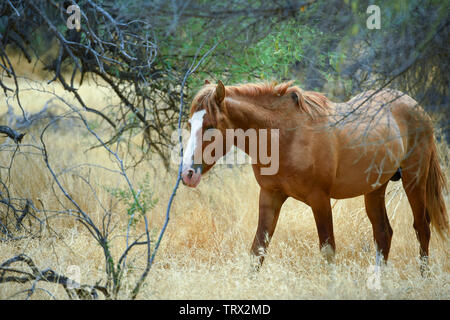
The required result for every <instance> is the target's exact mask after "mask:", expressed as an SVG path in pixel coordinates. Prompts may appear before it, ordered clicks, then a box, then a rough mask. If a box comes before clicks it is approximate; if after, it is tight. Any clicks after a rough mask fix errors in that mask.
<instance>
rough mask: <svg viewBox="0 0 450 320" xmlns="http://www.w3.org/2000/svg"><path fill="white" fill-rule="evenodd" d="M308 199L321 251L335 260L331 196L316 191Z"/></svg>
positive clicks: (328, 258)
mask: <svg viewBox="0 0 450 320" xmlns="http://www.w3.org/2000/svg"><path fill="white" fill-rule="evenodd" d="M307 200H308V204H309V206H310V207H311V209H312V211H313V213H314V220H315V221H316V227H317V233H318V234H319V245H320V251H321V253H322V255H323V256H324V257H325V259H326V260H327V261H328V262H333V260H334V254H335V251H336V245H335V243H334V233H333V216H332V212H331V203H330V196H329V195H327V194H326V193H324V192H322V191H315V192H312V193H311V194H310V195H309V197H308V199H307Z"/></svg>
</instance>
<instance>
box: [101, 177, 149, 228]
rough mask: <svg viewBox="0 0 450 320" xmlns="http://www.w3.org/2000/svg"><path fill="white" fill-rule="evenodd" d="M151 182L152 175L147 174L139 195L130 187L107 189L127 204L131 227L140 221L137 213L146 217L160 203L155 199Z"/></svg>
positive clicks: (141, 184) (140, 185)
mask: <svg viewBox="0 0 450 320" xmlns="http://www.w3.org/2000/svg"><path fill="white" fill-rule="evenodd" d="M149 181H150V175H149V174H148V173H146V175H145V179H144V182H143V183H142V182H141V183H139V187H138V189H137V193H134V192H133V191H132V190H130V189H129V188H128V187H125V188H120V187H105V190H106V191H107V192H108V193H109V194H111V195H112V196H113V197H114V198H116V199H117V200H119V201H120V202H122V203H123V204H125V207H126V210H127V214H128V216H129V217H130V224H131V225H135V223H136V222H137V221H138V219H139V215H136V213H138V214H140V215H144V214H145V213H146V212H147V211H148V210H150V209H153V208H154V207H155V205H156V204H157V203H158V199H157V198H154V192H153V191H152V189H151V187H150V182H149Z"/></svg>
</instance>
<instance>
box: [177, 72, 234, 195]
mask: <svg viewBox="0 0 450 320" xmlns="http://www.w3.org/2000/svg"><path fill="white" fill-rule="evenodd" d="M224 99H225V86H224V85H223V83H222V82H221V81H219V82H218V84H217V85H213V84H210V83H209V81H207V80H206V81H205V85H204V86H203V88H202V89H201V90H200V91H199V92H198V93H197V95H196V96H195V97H194V99H193V101H192V105H191V112H190V119H189V123H188V126H189V127H190V131H191V135H190V137H189V141H188V143H187V147H186V150H185V151H184V157H183V168H182V173H181V177H182V181H183V183H184V184H185V185H187V186H189V187H193V188H195V187H196V186H197V185H198V184H199V183H200V179H201V177H202V175H203V174H205V173H206V172H208V170H209V169H211V168H212V167H213V166H214V164H215V163H216V161H217V160H218V159H219V158H221V157H222V156H223V155H225V154H226V153H227V151H229V150H226V148H227V145H226V143H225V142H224V140H225V139H224V137H225V134H224V132H225V128H224V125H223V122H224V121H223V120H224V117H223V114H222V112H221V111H223V108H224ZM219 140H220V141H219ZM212 143H215V144H216V146H215V148H213V150H212V151H211V150H210V152H205V150H206V151H208V150H207V148H208V146H209V145H210V144H212ZM217 145H219V146H220V147H219V148H217ZM229 148H231V147H230V146H228V149H229ZM209 149H211V148H209Z"/></svg>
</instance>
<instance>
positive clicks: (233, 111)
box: [226, 97, 271, 130]
mask: <svg viewBox="0 0 450 320" xmlns="http://www.w3.org/2000/svg"><path fill="white" fill-rule="evenodd" d="M258 103H259V101H257V100H256V99H255V100H253V99H252V98H249V97H232V98H229V99H227V100H226V104H227V116H228V121H229V123H230V124H231V126H232V127H233V128H236V129H237V128H239V129H243V130H247V129H249V128H267V127H268V124H269V122H270V121H271V119H270V114H269V113H268V111H267V110H266V109H264V108H263V107H261V106H259V105H258Z"/></svg>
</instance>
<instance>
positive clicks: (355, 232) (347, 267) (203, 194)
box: [0, 86, 450, 299]
mask: <svg viewBox="0 0 450 320" xmlns="http://www.w3.org/2000/svg"><path fill="white" fill-rule="evenodd" d="M55 90H61V89H60V88H56V89H55ZM83 90H84V94H89V92H90V93H91V95H90V96H91V97H92V101H90V103H92V104H95V105H96V106H100V105H106V104H108V103H110V101H108V100H107V98H108V95H99V94H98V91H97V89H96V88H95V87H89V86H86V87H85V88H83ZM42 95H43V94H42V93H38V92H33V91H29V92H27V93H26V94H25V93H24V96H23V101H22V103H23V104H24V105H25V106H27V107H28V106H35V105H39V106H40V107H41V106H42V105H43V103H44V102H45V99H48V98H47V97H44V96H42ZM105 99H106V100H105ZM27 139H28V140H27ZM34 139H35V140H34ZM33 140H34V141H35V142H36V141H38V140H37V131H31V132H29V134H28V135H27V136H26V139H25V141H24V143H31V142H33ZM46 141H47V143H48V145H49V149H50V161H51V163H52V164H53V165H54V166H55V168H57V169H58V170H61V169H62V168H67V167H69V166H73V165H76V164H80V163H86V162H89V163H98V164H102V165H104V166H108V167H111V168H113V167H114V165H113V162H112V161H111V158H110V157H109V156H108V154H107V153H106V152H105V151H104V150H102V149H96V150H95V151H89V152H84V151H85V150H86V149H87V147H88V146H90V145H92V144H93V143H94V141H93V140H92V138H91V137H89V136H88V135H86V134H85V133H83V132H82V131H80V130H77V131H75V132H72V131H70V130H66V131H64V132H60V131H50V132H49V133H48V135H47V136H46ZM0 142H1V141H0ZM443 148H444V147H443ZM24 150H25V149H24ZM445 152H448V149H447V147H445ZM10 156H11V154H10V153H8V152H4V153H2V154H1V155H0V161H1V163H2V164H7V163H9V159H10ZM446 171H447V172H448V171H449V170H448V168H447V169H446ZM77 172H80V173H82V174H83V176H85V177H89V179H90V181H91V183H92V185H93V186H94V188H95V191H96V192H97V197H98V198H99V199H100V200H101V202H102V203H103V204H104V205H105V206H106V207H111V208H112V210H113V223H114V224H116V228H115V229H114V231H113V236H114V237H113V238H114V240H113V242H112V244H111V247H112V248H113V253H114V254H116V256H117V255H118V254H119V253H120V252H121V251H122V250H123V248H124V246H125V241H124V238H123V235H124V234H125V229H126V224H127V222H128V216H127V213H126V205H125V204H124V203H116V202H117V199H115V198H114V197H113V196H112V195H111V194H110V193H108V192H107V191H106V189H105V186H116V187H117V186H119V187H120V186H122V187H123V186H124V184H123V180H121V179H120V178H119V177H118V175H113V174H111V173H109V172H107V171H105V170H100V169H93V170H91V172H88V171H87V170H84V171H83V170H82V171H77ZM145 173H148V174H149V175H148V177H149V180H148V181H145ZM11 174H12V176H11V181H12V186H11V191H12V192H14V193H15V194H17V195H19V196H23V197H28V198H30V199H32V200H33V201H34V202H35V203H38V199H40V200H41V201H42V202H43V203H45V205H46V208H47V209H55V210H57V209H60V208H61V206H60V204H59V202H58V201H57V197H59V198H62V195H61V192H59V191H56V192H54V191H53V188H52V187H54V185H53V184H52V179H51V178H50V175H49V173H48V171H47V169H46V168H45V164H44V162H43V161H42V158H41V157H39V156H33V155H27V154H22V153H19V154H18V155H17V156H16V159H15V162H14V165H13V168H12V171H11ZM129 175H130V177H131V178H132V180H133V182H134V184H135V185H136V186H137V185H138V184H139V183H146V184H148V186H149V189H151V190H153V191H154V197H155V198H157V199H158V203H157V204H156V206H155V207H154V209H152V210H151V212H150V213H149V221H150V223H151V229H152V230H153V231H154V232H157V231H158V230H159V228H160V226H161V225H162V222H163V218H164V214H165V209H166V205H167V202H168V198H169V195H170V192H171V189H172V187H173V184H174V182H175V179H176V172H175V171H171V172H167V171H166V170H165V169H163V167H162V165H161V164H160V163H159V162H158V161H157V160H156V159H155V160H153V161H150V162H146V163H143V164H141V165H140V166H139V167H137V168H136V170H134V171H129ZM61 179H62V182H63V183H64V186H65V187H66V188H67V190H68V191H69V193H70V194H71V196H73V197H74V199H76V200H77V201H78V202H79V203H80V204H81V206H82V208H83V209H84V210H85V211H86V212H88V213H89V214H90V215H91V217H92V218H93V219H94V221H96V222H98V223H99V222H101V218H102V214H103V211H102V210H101V207H100V205H99V203H98V202H97V201H96V199H95V197H94V196H93V194H92V192H89V190H88V189H87V188H86V184H85V183H84V182H83V181H82V180H81V179H80V178H79V177H78V176H77V175H76V174H74V173H73V172H70V173H68V174H65V175H63V176H62V178H61ZM258 189H259V188H258V185H257V183H256V182H255V180H254V178H253V174H252V171H251V168H249V167H244V168H235V169H229V168H226V167H225V166H222V167H217V168H215V170H213V171H212V173H211V174H209V176H208V177H206V178H205V179H204V180H203V181H202V183H201V184H200V186H199V187H198V189H195V190H193V189H188V188H184V187H183V186H181V187H180V189H179V190H178V192H177V196H176V198H175V203H174V206H173V210H172V212H171V220H170V223H169V227H168V230H167V233H166V235H165V237H164V239H163V241H162V244H161V247H160V249H159V251H158V254H157V257H156V261H155V264H154V266H153V268H152V270H151V272H150V274H149V276H148V278H147V280H146V282H145V284H144V286H143V288H142V290H141V292H140V294H139V296H138V298H140V299H449V298H450V287H449V285H450V273H449V272H450V264H449V256H448V245H447V244H442V243H439V241H438V240H437V238H436V237H435V235H433V236H432V241H431V249H430V275H429V276H428V277H427V278H423V277H422V276H421V275H420V273H419V265H418V252H419V248H418V242H417V240H416V236H415V234H414V230H413V228H412V223H413V220H412V213H411V209H410V207H409V203H408V202H407V199H406V197H405V195H404V192H403V189H402V188H401V183H400V182H397V183H391V184H390V186H389V187H388V196H387V198H388V208H387V209H388V214H389V217H390V221H391V224H392V227H393V229H394V238H393V242H392V249H391V253H390V262H389V264H388V266H387V267H385V268H384V269H383V272H382V279H381V290H372V289H370V288H369V287H368V285H367V280H368V277H369V276H370V275H371V273H370V272H369V268H370V265H371V264H373V263H374V260H375V257H374V254H375V252H374V245H373V240H372V229H371V226H370V223H369V221H368V218H367V216H366V214H365V211H364V204H363V200H362V198H361V197H359V198H355V199H349V200H340V201H338V202H336V203H335V201H334V200H333V205H334V209H333V212H334V225H335V236H336V244H337V257H336V262H335V264H332V265H328V264H327V263H325V262H324V261H323V260H322V258H321V256H320V253H319V250H318V237H317V233H316V228H315V224H314V220H313V215H312V212H311V210H310V209H309V207H307V206H306V205H304V204H301V203H300V202H297V201H294V200H291V199H290V200H288V201H287V202H286V203H285V205H284V206H283V209H282V212H281V215H280V219H279V223H278V226H277V230H276V232H275V235H274V238H273V240H272V243H271V246H270V249H269V252H268V255H267V258H266V261H265V264H264V266H263V268H262V269H261V270H260V272H259V273H256V274H255V273H251V272H250V256H249V248H250V245H251V242H252V240H253V236H254V233H255V231H256V224H257V212H258V206H257V202H258V200H257V199H258ZM447 200H448V198H447ZM447 205H448V206H450V204H449V201H447ZM49 221H50V227H51V228H52V229H53V230H56V231H57V232H58V234H59V236H55V234H54V233H52V232H50V230H49V229H46V230H45V231H44V232H43V236H42V237H41V238H39V239H24V240H20V241H14V242H3V243H1V242H0V261H4V260H6V259H8V258H10V257H12V256H13V255H15V254H18V253H21V252H24V253H26V254H28V255H29V256H31V257H33V258H34V259H35V261H36V263H37V265H38V266H39V267H40V268H46V267H50V268H53V269H55V270H56V271H61V272H62V273H65V272H67V270H68V268H69V266H71V265H76V266H79V267H80V270H81V282H83V283H88V284H94V283H95V282H96V281H97V280H100V279H104V268H105V263H104V257H103V255H102V251H101V248H100V247H99V245H98V244H97V243H96V242H95V241H94V239H93V238H92V237H91V236H90V235H89V233H88V232H87V231H86V229H84V228H83V226H82V225H81V224H79V223H77V222H76V221H75V220H74V219H71V218H67V217H58V216H54V217H53V218H51V219H50V220H49ZM134 228H135V231H136V232H138V231H142V230H143V225H142V223H138V224H137V225H136V226H135V227H134ZM128 263H129V267H130V272H129V274H128V275H127V282H126V283H125V285H124V288H123V293H122V295H121V296H120V297H121V298H127V297H128V294H129V290H130V289H131V288H132V285H133V283H134V280H135V278H136V276H139V275H140V273H139V271H140V270H141V269H142V268H143V267H144V266H145V254H144V252H143V251H136V255H135V256H134V259H130V260H129V262H128ZM132 270H134V271H132ZM39 285H40V286H41V287H44V288H46V289H47V290H49V291H50V292H52V294H54V295H55V296H56V297H57V298H59V299H65V298H67V296H66V295H65V293H64V291H63V290H61V288H59V287H58V286H56V285H50V284H39ZM23 289H24V286H23V285H16V284H6V285H5V284H0V298H1V299H6V298H8V297H10V296H11V295H13V294H14V293H16V292H17V291H20V290H23ZM22 297H23V295H18V296H15V298H22ZM32 298H35V299H37V298H42V299H47V298H48V295H46V294H45V293H43V292H39V291H38V292H37V293H36V294H35V295H34V296H33V297H32Z"/></svg>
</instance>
